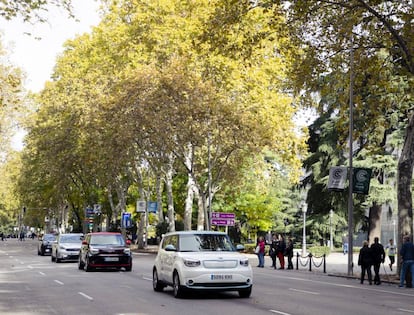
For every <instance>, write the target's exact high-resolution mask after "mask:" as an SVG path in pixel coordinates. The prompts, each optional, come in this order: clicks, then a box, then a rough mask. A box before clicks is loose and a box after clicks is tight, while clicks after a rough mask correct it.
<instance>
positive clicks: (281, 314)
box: [269, 310, 291, 315]
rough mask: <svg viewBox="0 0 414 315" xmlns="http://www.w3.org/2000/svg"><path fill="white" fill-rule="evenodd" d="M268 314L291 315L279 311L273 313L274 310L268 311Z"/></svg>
mask: <svg viewBox="0 0 414 315" xmlns="http://www.w3.org/2000/svg"><path fill="white" fill-rule="evenodd" d="M269 312H270V313H275V314H280V315H291V314H289V313H285V312H280V311H275V310H269Z"/></svg>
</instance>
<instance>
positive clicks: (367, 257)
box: [358, 241, 372, 285]
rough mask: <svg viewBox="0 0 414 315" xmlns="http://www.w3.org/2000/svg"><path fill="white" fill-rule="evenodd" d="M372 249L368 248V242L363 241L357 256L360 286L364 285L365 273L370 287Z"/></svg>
mask: <svg viewBox="0 0 414 315" xmlns="http://www.w3.org/2000/svg"><path fill="white" fill-rule="evenodd" d="M371 265H372V249H371V248H369V247H368V241H364V243H363V245H362V248H361V250H360V251H359V256H358V266H361V284H363V283H364V279H365V272H366V273H367V275H368V281H369V284H370V285H372V273H371Z"/></svg>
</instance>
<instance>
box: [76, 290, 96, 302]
mask: <svg viewBox="0 0 414 315" xmlns="http://www.w3.org/2000/svg"><path fill="white" fill-rule="evenodd" d="M78 293H79V294H80V295H82V296H83V297H84V298H87V299H88V300H90V301H93V297H91V296H89V295H87V294H85V293H83V292H78Z"/></svg>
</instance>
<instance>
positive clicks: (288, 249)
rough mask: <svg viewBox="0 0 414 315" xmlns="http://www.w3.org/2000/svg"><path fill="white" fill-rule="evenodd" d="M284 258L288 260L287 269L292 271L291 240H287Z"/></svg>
mask: <svg viewBox="0 0 414 315" xmlns="http://www.w3.org/2000/svg"><path fill="white" fill-rule="evenodd" d="M286 256H287V259H288V267H287V269H293V263H292V258H293V241H292V239H291V238H289V240H288V243H287V246H286Z"/></svg>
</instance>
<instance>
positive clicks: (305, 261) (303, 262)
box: [296, 253, 326, 273]
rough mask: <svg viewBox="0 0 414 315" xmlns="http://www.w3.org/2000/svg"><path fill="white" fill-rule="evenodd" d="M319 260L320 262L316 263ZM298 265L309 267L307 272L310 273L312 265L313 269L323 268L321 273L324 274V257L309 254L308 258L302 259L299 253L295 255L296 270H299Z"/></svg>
mask: <svg viewBox="0 0 414 315" xmlns="http://www.w3.org/2000/svg"><path fill="white" fill-rule="evenodd" d="M319 259H320V262H319V263H317V260H319ZM299 265H300V266H301V267H307V266H309V271H312V265H313V266H314V267H315V268H320V267H322V266H323V273H326V255H325V254H323V255H322V256H320V257H316V256H313V255H312V253H309V254H308V256H305V257H302V256H301V255H299V253H296V270H299Z"/></svg>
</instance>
